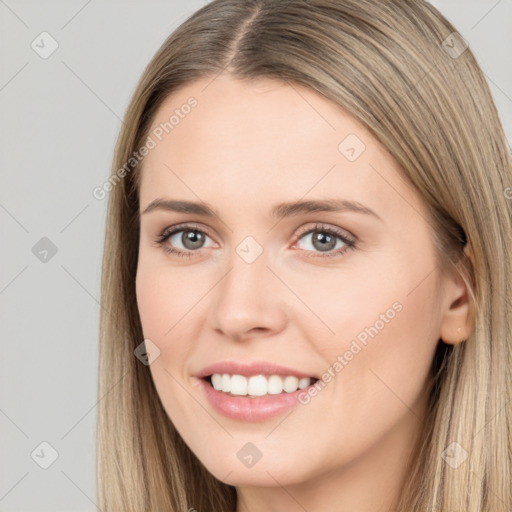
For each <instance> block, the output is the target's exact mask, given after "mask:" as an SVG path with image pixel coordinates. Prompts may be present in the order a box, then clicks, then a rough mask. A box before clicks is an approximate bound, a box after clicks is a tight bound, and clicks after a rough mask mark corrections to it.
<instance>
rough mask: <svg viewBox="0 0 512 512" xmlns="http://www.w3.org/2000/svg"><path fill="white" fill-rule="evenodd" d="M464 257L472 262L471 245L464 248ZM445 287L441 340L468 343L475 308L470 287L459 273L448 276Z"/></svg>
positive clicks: (450, 342)
mask: <svg viewBox="0 0 512 512" xmlns="http://www.w3.org/2000/svg"><path fill="white" fill-rule="evenodd" d="M464 256H465V258H466V259H467V260H468V262H470V261H471V248H470V247H469V244H466V247H464ZM446 279H447V281H446V287H445V292H446V295H445V299H446V303H447V307H446V309H445V310H444V311H443V313H442V318H441V332H440V338H441V340H442V341H443V342H444V343H447V344H449V345H458V344H459V343H462V342H463V341H466V340H467V339H468V338H469V336H470V335H471V333H472V331H473V308H472V307H471V299H470V294H469V291H468V286H467V284H466V282H465V281H464V279H463V278H462V276H461V275H460V274H459V273H454V274H453V275H452V276H450V277H448V276H447V278H446Z"/></svg>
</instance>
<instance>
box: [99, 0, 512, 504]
mask: <svg viewBox="0 0 512 512" xmlns="http://www.w3.org/2000/svg"><path fill="white" fill-rule="evenodd" d="M511 174H512V163H511V156H510V153H509V149H508V145H507V141H506V139H505V135H504V132H503V128H502V126H501V123H500V120H499V117H498V114H497V112H496V109H495V106H494V104H493V101H492V98H491V95H490V92H489V89H488V87H487V84H486V81H485V79H484V77H483V75H482V72H481V71H480V69H479V67H478V64H477V62H476V61H475V58H474V56H473V54H472V53H471V51H470V49H469V48H468V47H467V45H466V44H465V41H464V40H463V39H462V38H461V37H460V35H458V34H457V32H456V30H455V29H454V27H453V26H452V25H451V24H450V23H449V22H448V21H447V20H446V19H444V18H443V16H441V15H440V14H439V12H438V11H437V10H436V9H435V8H433V7H432V6H431V5H429V4H428V3H425V2H420V1H400V2H398V1H390V0H385V1H375V0H362V1H361V0H357V1H356V0H311V1H307V2H306V1H303V0H289V1H284V2H283V1H270V0H250V1H245V2H239V1H237V0H214V1H212V2H211V3H209V4H208V5H206V6H205V7H203V8H202V9H200V10H199V11H198V12H196V13H195V14H194V15H193V16H191V17H190V18H189V19H188V20H187V21H186V22H185V23H183V24H182V25H181V26H180V27H179V28H178V29H177V30H176V31H175V32H174V33H173V34H171V36H170V37H169V38H168V39H167V40H166V41H165V43H164V44H163V45H162V47H161V48H160V50H159V51H158V52H157V54H156V55H155V57H154V58H153V60H152V61H151V62H150V64H149V65H148V67H147V69H146V70H145V72H144V74H143V76H142V78H141V80H140V83H139V85H138V87H137V89H136V91H135V93H134V96H133V99H132V101H131V103H130V105H129V108H128V111H127V113H126V116H125V120H124V125H123V128H122V130H121V133H120V136H119V140H118V144H117V148H116V153H115V157H114V162H113V169H112V177H111V179H110V184H111V187H110V188H111V191H110V198H109V209H108V219H107V231H106V240H105V253H104V263H103V265H104V266H103V281H102V298H103V299H102V302H103V306H104V307H103V310H102V318H101V350H100V381H99V396H100V397H101V398H102V399H101V401H100V404H99V417H98V486H99V506H100V508H101V509H102V510H104V511H114V510H115V511H118V510H137V511H141V510H146V511H163V510H168V511H171V510H172V511H180V512H182V511H189V510H197V511H226V512H227V511H230V512H233V511H236V512H246V511H249V510H251V511H256V510H289V511H295V510H308V511H311V512H313V511H316V510H333V511H338V510H351V511H352V512H363V511H364V512H369V511H372V512H376V511H382V512H384V511H389V512H391V511H400V512H406V511H407V512H410V511H417V512H420V511H421V512H424V511H427V510H429V511H440V512H441V511H442V512H459V511H464V512H482V511H486V512H505V511H510V510H511V509H512V492H511V486H510V482H511V477H512V471H511V470H512V467H511V462H512V443H511V441H512V439H511V427H512V422H511V408H510V401H511V399H512V395H511V379H510V377H511V371H510V368H512V364H511V363H512V361H511V356H510V354H511V350H510V349H511V334H512V333H511V331H512V317H511V307H510V299H511V296H512V294H511V284H512V280H511V276H512V271H511V262H512V245H511V244H512V240H511V232H512V230H511V228H512V225H511V224H512V223H511V220H512V216H511V213H510V196H511V194H510V190H511V188H510V187H511V186H512V176H511ZM322 253H325V254H322Z"/></svg>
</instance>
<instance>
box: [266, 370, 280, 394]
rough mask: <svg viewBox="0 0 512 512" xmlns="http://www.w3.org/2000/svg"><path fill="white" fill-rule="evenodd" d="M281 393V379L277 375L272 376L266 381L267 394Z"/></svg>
mask: <svg viewBox="0 0 512 512" xmlns="http://www.w3.org/2000/svg"><path fill="white" fill-rule="evenodd" d="M282 392H283V379H282V378H281V377H279V375H272V376H271V377H270V378H269V379H268V394H269V395H278V394H279V393H282Z"/></svg>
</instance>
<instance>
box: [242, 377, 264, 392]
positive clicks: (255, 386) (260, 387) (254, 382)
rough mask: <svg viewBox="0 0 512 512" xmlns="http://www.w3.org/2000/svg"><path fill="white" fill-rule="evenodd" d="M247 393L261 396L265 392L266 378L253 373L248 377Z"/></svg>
mask: <svg viewBox="0 0 512 512" xmlns="http://www.w3.org/2000/svg"><path fill="white" fill-rule="evenodd" d="M247 393H248V394H249V395H253V396H263V395H266V394H267V379H266V378H265V377H264V376H263V375H255V376H254V377H250V378H249V384H248V385H247Z"/></svg>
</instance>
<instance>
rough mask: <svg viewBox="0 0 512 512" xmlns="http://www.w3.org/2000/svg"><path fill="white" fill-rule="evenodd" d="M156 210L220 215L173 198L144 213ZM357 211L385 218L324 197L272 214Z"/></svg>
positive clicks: (283, 207)
mask: <svg viewBox="0 0 512 512" xmlns="http://www.w3.org/2000/svg"><path fill="white" fill-rule="evenodd" d="M154 210H164V211H171V212H178V213H190V214H196V215H202V216H204V217H218V216H219V215H218V212H217V211H216V210H214V209H213V208H212V207H211V206H210V205H209V204H208V203H204V202H200V203H198V202H193V201H178V200H171V199H162V198H157V199H155V200H154V201H151V203H149V205H148V206H147V207H146V209H145V210H144V211H143V212H142V215H144V214H146V213H149V212H152V211H154ZM344 211H350V212H356V213H362V214H365V215H370V216H373V217H375V218H376V219H379V220H380V221H382V222H383V219H382V218H381V217H380V215H378V214H377V213H376V212H374V211H373V210H372V209H370V208H368V207H367V206H364V205H363V204H361V203H359V202H357V201H348V200H346V199H323V200H310V201H292V202H288V203H279V204H277V205H275V206H274V207H273V208H272V210H271V212H270V215H271V217H272V218H274V219H283V218H285V217H293V216H297V215H302V214H306V213H318V212H344Z"/></svg>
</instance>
